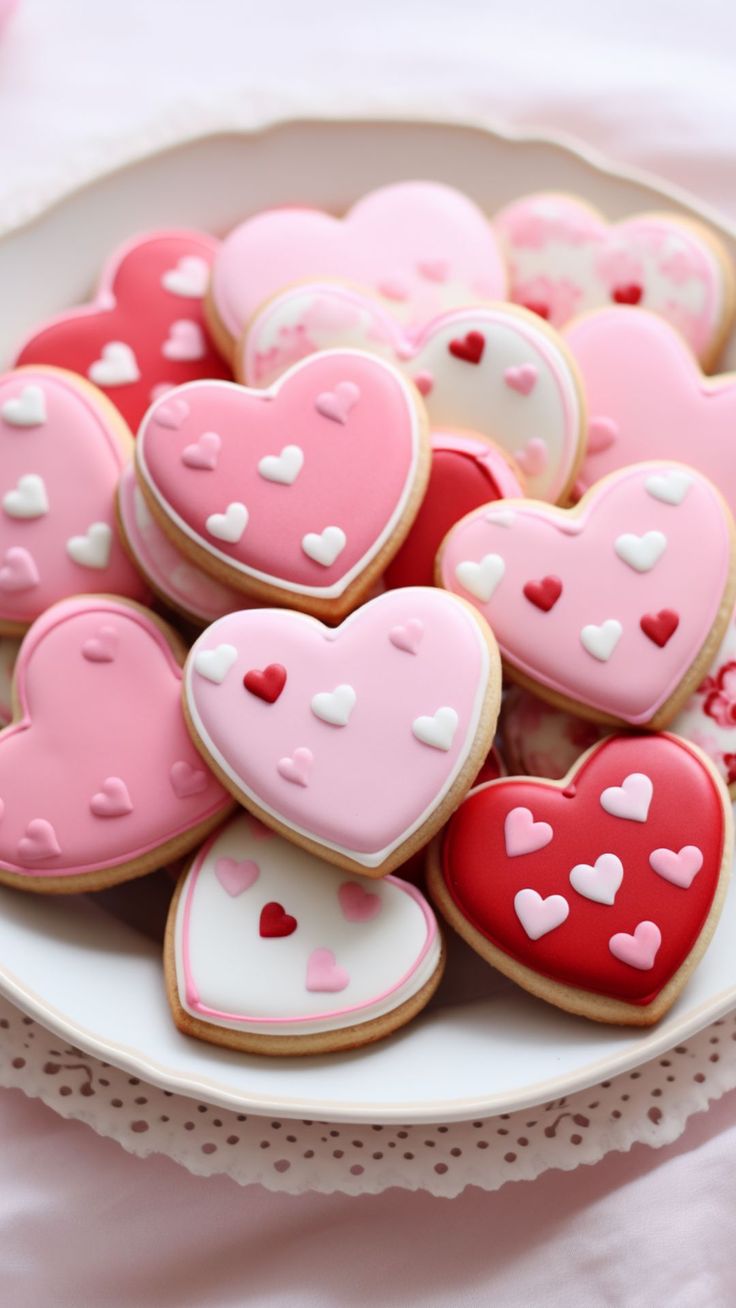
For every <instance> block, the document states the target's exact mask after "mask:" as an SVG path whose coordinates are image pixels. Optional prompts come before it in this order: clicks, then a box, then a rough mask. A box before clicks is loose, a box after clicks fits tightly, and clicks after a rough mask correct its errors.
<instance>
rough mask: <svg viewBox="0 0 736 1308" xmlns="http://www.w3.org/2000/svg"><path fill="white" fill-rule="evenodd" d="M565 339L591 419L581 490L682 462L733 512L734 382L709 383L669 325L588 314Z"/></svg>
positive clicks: (627, 315) (643, 317) (632, 315)
mask: <svg viewBox="0 0 736 1308" xmlns="http://www.w3.org/2000/svg"><path fill="white" fill-rule="evenodd" d="M565 338H566V340H567V342H568V345H569V346H570V349H571V350H572V353H573V354H574V356H575V358H576V360H577V363H578V366H579V368H580V371H581V373H582V376H583V381H584V384H585V390H586V395H587V398H588V409H589V414H590V425H591V437H592V439H591V440H589V445H588V453H587V456H586V458H585V461H584V463H583V466H582V468H581V470H580V475H579V478H578V481H579V484H580V486H581V487H582V488H583V489H586V488H587V487H588V486H590V485H592V484H593V483H594V482H596V481H598V479H599V478H600V477H603V476H605V475H606V473H609V472H613V471H614V470H615V469H616V468H622V467H625V466H626V464H629V463H635V462H637V461H638V460H639V459H663V458H667V459H680V460H681V461H682V462H683V463H688V464H690V465H691V466H692V467H694V468H698V469H699V470H700V472H703V473H705V475H706V476H707V477H710V478H711V480H712V481H713V482H714V483H715V485H716V486H717V487H718V489H719V490H720V491H721V494H722V495H723V497H724V499H725V500H726V502H727V503H728V505H729V507H730V508H731V511H732V512H734V511H736V440H734V431H736V375H734V374H724V375H722V376H717V377H704V376H703V374H702V372H701V371H700V368H699V367H698V365H697V363H696V362H695V360H694V359H693V358H692V355H691V354H690V351H689V350H688V349H687V347H686V346H685V345H684V344H683V342H682V340H681V339H680V337H679V336H678V334H677V332H676V331H674V330H673V329H672V328H671V327H670V326H669V324H668V323H666V322H662V320H661V319H659V318H656V317H655V316H654V315H653V314H649V313H636V312H634V311H633V310H632V309H606V310H605V311H601V312H600V313H593V314H589V315H587V316H586V317H584V318H581V319H580V321H579V322H575V323H571V325H570V327H569V328H568V329H567V331H566V332H565ZM606 434H607V436H608V439H605V435H606Z"/></svg>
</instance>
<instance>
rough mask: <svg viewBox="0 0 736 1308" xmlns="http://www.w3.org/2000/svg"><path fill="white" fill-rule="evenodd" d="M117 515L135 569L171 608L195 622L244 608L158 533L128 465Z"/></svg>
mask: <svg viewBox="0 0 736 1308" xmlns="http://www.w3.org/2000/svg"><path fill="white" fill-rule="evenodd" d="M118 511H119V514H120V521H121V523H122V528H123V531H124V533H125V538H126V540H127V543H128V547H129V549H130V551H131V553H132V554H133V555H134V557H135V559H136V562H137V563H138V566H139V567H140V569H141V571H142V572H143V573H144V574H145V576H146V577H147V578H148V580H149V581H150V583H151V585H152V586H153V587H154V588H155V590H156V591H157V592H158V593H159V595H161V596H162V598H163V599H165V600H166V601H167V602H168V603H169V604H172V605H173V607H174V608H176V609H181V610H183V611H184V612H185V613H186V614H187V615H189V616H191V617H193V618H195V619H196V620H197V621H198V622H212V621H213V620H214V619H215V618H219V617H220V615H221V614H222V613H231V612H232V610H233V609H242V608H248V607H249V602H248V600H247V599H246V598H245V596H244V595H243V594H242V593H241V592H238V591H235V590H229V589H228V587H227V586H223V585H221V584H220V582H219V581H215V579H214V578H213V577H208V576H207V573H206V572H202V570H201V568H197V567H195V566H194V564H193V563H191V562H190V561H189V559H187V558H185V557H184V555H183V554H180V553H179V551H178V550H177V548H176V546H175V545H173V544H172V543H171V541H170V540H169V538H168V536H167V535H165V533H164V532H163V531H162V530H161V528H160V527H159V525H158V523H157V522H156V520H155V519H154V518H153V517H152V516H151V513H150V511H149V509H148V507H147V505H146V502H145V500H144V498H143V495H142V493H141V491H140V489H139V488H138V487H137V486H136V480H135V472H134V470H133V466H132V464H129V465H128V467H127V468H126V469H125V471H124V472H123V475H122V477H121V478H120V484H119V487H118Z"/></svg>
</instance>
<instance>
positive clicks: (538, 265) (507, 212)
mask: <svg viewBox="0 0 736 1308" xmlns="http://www.w3.org/2000/svg"><path fill="white" fill-rule="evenodd" d="M494 225H495V228H496V231H497V232H498V234H499V236H500V237H501V239H502V241H503V242H504V244H505V246H506V250H507V254H508V259H509V271H510V280H511V289H510V299H512V300H514V301H515V303H517V304H524V305H529V306H532V305H533V306H534V307H535V308H536V309H537V312H543V313H544V316H545V317H546V318H547V319H548V320H549V321H550V322H551V323H553V324H554V326H556V327H562V326H564V324H565V323H566V322H569V320H570V318H572V317H573V316H574V315H576V314H579V313H584V312H585V311H586V310H588V309H596V308H601V307H603V306H605V305H609V304H611V303H612V302H615V303H629V304H637V305H638V306H639V307H641V308H646V309H650V310H651V311H652V312H654V313H657V314H658V315H659V316H660V317H662V318H665V319H668V320H669V321H670V323H671V324H672V325H673V326H674V327H676V328H677V329H678V331H680V332H681V333H682V335H683V336H684V337H685V339H686V340H687V342H688V344H689V345H690V346H691V347H692V348H693V350H694V351H695V353H696V354H697V355H698V356H699V357H700V358H704V357H707V355H708V353H709V351H710V350H711V349H712V347H713V343H714V339H716V338H717V337H718V336H719V334H720V332H721V331H722V328H723V321H724V313H725V308H724V294H723V271H722V269H721V266H720V263H719V261H718V258H717V257H716V255H715V253H714V251H713V249H712V248H711V246H710V244H709V243H708V241H706V240H704V239H703V238H702V237H701V236H700V235H699V234H698V232H697V231H696V230H695V229H694V228H693V227H690V226H688V225H687V224H685V223H682V222H679V221H678V219H677V218H676V217H675V216H672V217H668V216H666V215H663V214H656V215H653V214H641V215H638V216H636V217H633V218H627V219H626V220H625V221H623V222H619V223H614V224H612V225H610V226H609V225H608V224H607V223H606V222H605V221H604V220H603V219H602V218H601V217H599V215H598V214H597V213H595V211H594V210H592V209H590V208H589V207H588V206H587V205H585V204H582V203H581V202H580V201H578V200H575V199H574V198H572V197H570V196H566V195H556V194H551V193H546V192H543V193H540V194H537V195H528V196H525V197H524V198H523V199H521V200H517V201H515V202H514V203H513V204H510V205H507V207H506V208H505V209H502V210H501V212H500V213H499V214H498V215H497V216H496V219H495V224H494ZM669 453H670V454H672V451H669Z"/></svg>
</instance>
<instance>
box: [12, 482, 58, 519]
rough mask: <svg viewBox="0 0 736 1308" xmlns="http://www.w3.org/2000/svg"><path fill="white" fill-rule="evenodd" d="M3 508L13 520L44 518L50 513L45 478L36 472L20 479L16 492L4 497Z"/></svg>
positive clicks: (13, 491)
mask: <svg viewBox="0 0 736 1308" xmlns="http://www.w3.org/2000/svg"><path fill="white" fill-rule="evenodd" d="M3 508H4V510H5V512H6V513H7V514H9V515H10V517H11V518H42V517H43V516H44V514H45V513H48V511H49V500H48V496H47V494H46V486H45V483H44V480H43V477H40V476H39V475H38V473H35V472H27V473H25V474H24V475H23V476H22V477H19V478H18V484H17V486H16V488H15V490H9V491H7V493H6V494H5V495H4V496H3Z"/></svg>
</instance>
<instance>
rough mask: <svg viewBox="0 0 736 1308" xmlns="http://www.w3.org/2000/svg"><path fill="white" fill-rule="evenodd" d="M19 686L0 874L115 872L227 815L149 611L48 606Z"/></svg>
mask: <svg viewBox="0 0 736 1308" xmlns="http://www.w3.org/2000/svg"><path fill="white" fill-rule="evenodd" d="M15 677H16V688H17V689H16V693H17V695H18V698H19V702H20V710H21V716H20V718H19V719H18V720H17V721H15V722H14V723H13V724H12V725H11V726H9V727H6V729H5V730H4V731H3V732H2V733H1V734H0V796H1V797H2V801H3V810H2V822H0V870H2V871H5V872H11V873H14V874H15V875H16V876H22V877H29V878H30V877H33V878H39V877H41V878H46V877H54V878H59V879H62V878H64V877H70V876H79V875H81V874H86V873H90V874H95V873H99V872H100V871H108V870H109V871H113V870H115V871H116V872H120V871H121V869H122V868H123V867H125V866H126V865H127V864H134V863H136V861H138V860H140V859H143V858H146V857H147V856H149V855H150V854H151V852H152V851H155V850H157V849H159V848H163V847H165V846H166V845H167V844H168V843H169V842H171V841H173V840H175V839H177V840H180V839H182V838H184V837H186V835H187V833H189V832H192V833H193V838H194V839H195V840H196V838H197V830H198V829H201V827H202V825H203V824H205V823H206V822H208V821H211V820H213V819H215V818H216V817H217V815H218V814H224V813H225V812H226V811H227V809H228V807H229V806H230V799H229V796H227V795H226V793H225V792H224V791H223V790H222V787H221V786H220V785H219V784H218V783H217V781H216V780H215V778H214V777H213V776H212V775H211V773H210V772H209V770H208V769H207V768H206V765H205V764H204V763H202V761H201V759H200V758H199V756H198V754H197V752H196V750H195V749H194V746H193V745H192V742H191V740H190V738H189V735H188V733H187V730H186V726H185V723H184V717H183V714H182V711H181V678H182V672H181V668H180V667H179V665H178V663H177V662H176V660H175V658H174V656H173V654H172V651H171V648H170V646H169V644H168V642H167V641H166V639H165V638H164V636H163V634H162V633H161V631H160V629H159V627H158V626H157V625H156V624H155V623H154V621H153V620H152V618H151V617H150V616H149V615H148V614H147V613H146V612H145V611H142V610H139V609H137V608H133V607H131V606H130V605H126V604H125V603H123V602H118V601H116V600H114V599H102V598H99V597H94V598H93V597H89V598H88V597H84V596H83V597H80V598H76V599H70V600H65V601H63V602H61V603H60V604H57V605H55V606H54V607H53V608H51V609H49V610H48V611H47V612H46V613H44V615H43V616H42V617H41V618H39V619H38V620H37V621H36V623H35V624H34V625H33V627H32V628H31V630H30V631H29V632H28V635H27V636H26V638H25V640H24V641H23V644H22V646H21V650H20V654H19V655H18V662H17V666H16V672H15ZM131 874H132V875H134V872H133V873H131Z"/></svg>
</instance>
